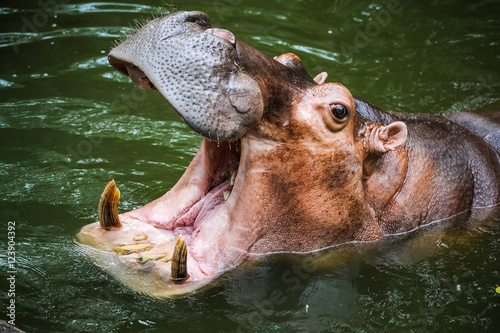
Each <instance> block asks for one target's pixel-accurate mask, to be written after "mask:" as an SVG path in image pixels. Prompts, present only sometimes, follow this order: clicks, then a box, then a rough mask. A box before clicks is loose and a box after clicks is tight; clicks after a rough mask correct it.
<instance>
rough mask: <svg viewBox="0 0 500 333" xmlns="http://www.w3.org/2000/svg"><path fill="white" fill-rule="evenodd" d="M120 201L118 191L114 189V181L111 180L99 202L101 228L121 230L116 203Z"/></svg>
mask: <svg viewBox="0 0 500 333" xmlns="http://www.w3.org/2000/svg"><path fill="white" fill-rule="evenodd" d="M119 201H120V191H119V190H118V189H117V188H116V185H115V180H114V179H111V180H110V181H109V183H108V184H107V185H106V187H105V188H104V191H103V192H102V194H101V200H100V201H99V209H98V216H99V224H100V225H101V228H103V229H106V230H109V229H110V228H111V227H115V228H121V226H122V224H121V223H120V218H119V217H118V202H119Z"/></svg>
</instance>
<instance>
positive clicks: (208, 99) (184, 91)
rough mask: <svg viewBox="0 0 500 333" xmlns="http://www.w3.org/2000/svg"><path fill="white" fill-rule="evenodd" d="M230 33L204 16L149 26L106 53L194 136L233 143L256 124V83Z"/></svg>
mask: <svg viewBox="0 0 500 333" xmlns="http://www.w3.org/2000/svg"><path fill="white" fill-rule="evenodd" d="M238 43H239V41H238V40H236V38H235V36H234V34H233V33H232V32H230V31H228V30H224V29H219V28H212V27H211V24H210V20H209V18H208V16H207V15H206V14H205V13H202V12H178V13H175V14H172V15H170V16H167V17H164V18H158V19H155V20H152V21H151V22H149V23H148V24H146V25H145V26H143V27H142V28H141V29H140V30H139V31H138V32H137V33H136V34H134V35H133V36H131V37H130V38H128V39H127V40H125V41H124V42H123V43H121V44H120V45H118V46H117V47H115V48H114V49H113V50H111V52H110V53H109V56H108V58H109V62H110V64H111V65H112V66H113V67H114V68H115V69H117V70H118V71H119V72H120V73H122V74H124V75H127V76H129V77H130V78H131V80H132V81H133V82H134V83H135V84H136V85H137V86H138V87H140V88H143V89H146V88H151V89H155V90H158V91H159V92H160V93H161V94H162V95H163V96H164V97H165V98H166V99H167V100H168V101H169V102H170V104H171V105H172V106H173V107H174V109H175V110H176V111H177V112H178V113H179V114H180V116H181V117H182V118H183V119H184V121H185V122H186V123H187V124H188V125H189V126H190V127H191V128H192V129H193V130H194V131H195V132H197V133H199V134H201V135H203V136H205V137H206V138H208V139H210V140H213V141H226V140H228V141H234V140H237V139H239V138H240V137H242V136H243V135H244V134H245V133H246V132H247V131H248V130H249V129H250V128H252V127H254V126H256V124H258V123H259V121H260V119H261V118H262V115H263V110H264V100H263V96H262V92H261V87H260V86H259V83H258V82H257V81H256V80H255V79H254V78H252V77H251V76H249V75H248V74H247V73H246V72H245V69H244V67H243V66H241V65H240V64H239V63H240V62H241V59H240V54H239V52H238Z"/></svg>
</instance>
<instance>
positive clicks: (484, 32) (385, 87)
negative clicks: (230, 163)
mask: <svg viewBox="0 0 500 333" xmlns="http://www.w3.org/2000/svg"><path fill="white" fill-rule="evenodd" d="M44 3H49V4H54V3H58V4H59V5H58V6H53V5H50V6H49V7H48V9H47V8H46V9H44V8H42V6H41V5H40V4H44ZM164 4H165V1H163V0H153V1H143V2H142V3H139V1H138V0H136V1H120V2H114V1H108V2H93V3H91V2H84V1H72V0H52V1H49V0H41V1H35V0H29V1H27V0H23V1H19V0H17V1H14V0H2V2H1V3H0V194H1V196H0V212H1V214H0V216H1V218H0V222H1V223H0V224H1V226H2V228H3V230H0V248H1V251H0V256H1V258H2V261H1V267H0V270H1V280H0V300H1V302H0V304H1V310H0V319H3V320H8V319H9V318H8V317H7V313H8V311H9V310H7V306H8V305H9V304H10V303H9V302H10V301H11V300H15V316H16V317H15V323H16V326H18V327H19V328H21V329H24V330H25V331H27V332H135V331H141V332H171V331H172V332H176V331H185V332H193V331H195V332H202V331H206V332H235V331H241V332H253V331H255V332H283V331H289V332H471V331H473V332H488V331H489V332H498V330H499V329H500V294H498V293H496V292H495V287H496V285H500V241H499V239H500V226H499V225H500V224H499V223H498V219H497V220H496V221H490V222H489V223H483V224H481V225H480V226H478V227H476V228H473V229H472V230H462V231H459V232H456V231H453V230H448V231H442V232H437V234H431V236H429V235H427V236H425V235H414V237H413V238H412V239H411V240H400V239H399V238H397V237H396V238H395V239H391V240H388V241H386V242H382V243H381V244H379V245H377V246H368V247H361V248H352V247H351V246H345V247H341V248H339V249H334V250H333V251H330V252H331V253H329V254H324V255H326V256H327V257H328V258H329V259H328V260H324V259H323V262H324V261H326V262H327V263H326V264H325V263H323V264H321V263H319V264H318V263H317V262H315V263H314V264H312V265H311V263H310V262H309V260H310V256H305V257H297V256H278V257H272V258H264V259H261V260H258V262H256V263H253V264H251V265H250V264H246V265H243V266H242V267H240V268H238V269H236V270H235V271H233V272H230V273H228V274H226V275H225V276H223V277H222V278H221V279H220V280H219V281H218V283H217V284H216V286H214V287H213V288H211V289H209V290H206V291H201V292H197V293H195V294H193V295H190V296H188V297H186V298H183V299H177V300H163V301H159V300H154V299H151V298H148V297H146V296H142V295H139V294H137V293H134V292H132V291H130V290H128V289H127V288H126V287H124V286H122V285H120V284H119V283H117V282H116V281H115V280H113V279H112V278H111V277H110V276H108V275H107V274H105V273H103V272H102V271H101V270H100V269H98V268H97V267H95V266H94V265H93V264H92V263H91V262H89V261H88V260H87V259H86V258H85V257H84V256H83V255H82V254H81V253H80V252H79V251H78V247H77V246H76V245H75V244H74V241H73V239H74V236H75V235H76V233H77V232H78V231H79V229H80V228H81V227H82V226H83V225H85V224H88V223H91V222H93V221H95V220H96V219H97V203H98V200H99V196H100V193H101V190H102V189H103V186H104V185H105V184H106V182H107V181H108V180H109V179H110V178H114V179H116V181H117V183H118V186H119V188H120V190H121V193H122V201H121V202H120V210H121V211H126V210H130V209H134V208H137V207H140V206H142V205H143V204H145V203H147V202H149V201H151V200H153V199H155V198H157V197H158V196H160V195H162V194H163V193H164V192H165V191H166V190H168V189H169V188H170V187H172V186H173V184H175V182H176V181H177V179H178V178H179V177H180V175H181V174H182V172H183V170H184V168H185V167H186V166H187V165H188V163H189V161H190V160H191V158H192V157H193V155H194V154H195V152H196V150H197V147H198V145H199V144H200V142H201V139H200V138H199V137H198V136H196V135H195V134H193V133H192V132H191V131H190V130H189V129H188V128H187V126H186V125H184V124H183V123H182V122H181V121H180V120H179V119H178V117H177V116H176V115H175V114H174V112H173V110H172V109H171V108H170V107H169V106H168V105H167V103H166V102H165V101H164V99H163V98H161V97H160V96H159V94H158V93H156V92H154V91H141V90H138V89H137V88H134V85H133V84H132V83H131V82H129V80H128V79H127V78H125V77H123V76H121V75H120V74H119V73H117V72H116V71H114V70H112V69H111V67H110V66H109V65H108V63H107V59H106V55H107V52H108V51H109V49H110V47H111V45H112V43H113V41H114V40H116V39H118V38H120V37H123V36H125V35H127V34H128V33H130V32H131V31H132V29H131V28H130V24H131V23H132V24H133V22H134V21H138V20H139V21H140V20H142V19H148V18H151V17H152V16H153V15H160V14H163V13H167V12H168V10H169V7H168V6H164V7H163V8H160V6H162V5H164ZM173 4H174V5H175V6H176V7H177V8H178V9H182V10H202V11H205V12H207V13H208V14H209V16H210V17H211V19H212V23H213V25H214V26H219V27H223V28H227V29H229V30H231V31H232V32H234V34H235V35H236V36H237V37H238V38H240V39H242V40H244V41H246V42H247V43H249V44H251V45H253V46H255V47H257V48H259V49H260V50H262V51H263V52H265V53H266V54H268V55H270V56H274V55H278V54H281V53H285V52H294V53H296V54H298V55H299V56H300V57H301V58H302V60H303V62H304V64H305V66H306V68H307V69H308V70H309V72H310V73H311V74H312V75H316V74H317V73H319V72H321V71H328V73H329V79H328V80H329V81H337V82H341V83H343V84H344V85H346V86H347V87H348V88H349V89H350V90H351V91H352V92H353V94H356V95H359V96H361V97H363V98H364V99H366V100H368V101H370V102H372V103H374V104H376V105H378V106H380V107H382V108H384V109H391V110H396V111H408V112H430V113H435V114H445V113H450V112H454V111H458V110H465V111H472V112H479V111H482V110H486V109H493V108H496V109H500V108H499V107H500V102H499V101H500V83H499V82H500V81H499V71H498V69H499V64H500V52H499V51H500V47H499V42H500V2H499V1H474V2H471V1H452V0H449V1H437V0H434V1H404V2H401V3H398V2H392V4H389V3H386V2H381V1H380V2H371V1H298V0H287V1H275V2H271V1H261V0H254V1H233V2H230V1H187V0H186V1H173ZM47 10H48V13H47ZM9 221H10V222H15V230H14V232H15V239H14V241H15V255H16V261H15V263H14V264H13V266H12V267H9V263H8V260H9V258H8V255H7V249H8V241H9V239H8V235H9V234H8V226H9V223H8V222H9ZM10 225H11V226H13V225H12V223H11V224H10ZM424 234H425V233H424ZM11 235H12V234H11ZM11 270H15V271H16V272H17V273H15V274H14V275H15V284H14V285H15V296H9V293H8V291H9V288H10V283H9V281H8V280H7V277H9V276H10V274H11V273H8V272H9V271H11Z"/></svg>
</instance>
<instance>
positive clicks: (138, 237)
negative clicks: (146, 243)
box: [134, 235, 148, 242]
mask: <svg viewBox="0 0 500 333" xmlns="http://www.w3.org/2000/svg"><path fill="white" fill-rule="evenodd" d="M146 239H148V236H146V235H142V236H137V237H134V240H135V241H136V242H139V241H143V240H146Z"/></svg>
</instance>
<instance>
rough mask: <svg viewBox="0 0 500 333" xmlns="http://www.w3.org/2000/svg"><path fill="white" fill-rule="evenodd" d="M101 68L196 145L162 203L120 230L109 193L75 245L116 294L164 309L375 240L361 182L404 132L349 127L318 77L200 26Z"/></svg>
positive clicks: (341, 105) (153, 39) (162, 26)
mask: <svg viewBox="0 0 500 333" xmlns="http://www.w3.org/2000/svg"><path fill="white" fill-rule="evenodd" d="M109 61H110V63H111V65H112V66H113V67H114V68H116V69H117V70H118V71H120V72H121V73H123V74H125V75H128V76H129V77H130V78H131V79H132V81H133V82H134V83H135V84H136V85H138V86H139V87H142V88H152V89H155V90H158V91H159V92H160V93H161V94H162V95H163V96H164V97H165V98H166V99H167V100H168V101H169V102H170V104H172V106H173V107H174V109H175V110H176V111H177V112H178V113H179V115H180V116H181V117H182V119H183V120H184V121H185V122H186V123H187V124H188V125H189V126H190V127H191V128H192V129H193V130H194V131H196V132H197V133H199V134H201V135H202V136H203V137H204V140H203V143H202V145H201V147H200V149H199V151H198V153H197V154H196V156H195V157H194V159H193V161H192V162H191V164H190V165H189V167H188V168H187V170H186V171H185V173H184V175H183V176H182V177H181V179H180V180H179V181H178V183H177V184H176V185H175V186H174V187H173V188H172V189H171V190H170V191H168V192H167V193H166V194H165V195H163V196H162V197H161V198H159V199H157V200H155V201H153V202H151V203H149V204H147V205H146V206H144V207H142V208H139V209H137V210H134V211H131V212H127V213H124V214H121V215H119V216H118V215H117V213H116V212H113V209H114V210H116V205H117V203H118V199H119V196H118V191H117V190H116V188H115V187H114V183H110V184H109V185H108V186H107V187H106V190H105V192H104V193H103V196H102V197H101V205H100V208H101V209H102V211H100V214H99V218H100V220H101V221H100V222H101V223H100V224H99V223H93V224H90V225H88V226H85V227H84V228H83V229H82V231H81V232H80V233H79V235H78V240H79V242H80V243H81V244H83V245H87V246H85V247H84V248H85V249H87V251H86V252H87V254H88V255H89V256H91V257H92V259H93V260H94V261H95V262H96V263H97V264H98V265H100V266H101V267H103V268H104V269H105V270H107V271H108V272H110V273H111V274H112V275H114V276H115V277H116V278H117V279H119V280H120V281H122V282H123V283H126V284H127V285H129V286H130V287H132V288H133V289H135V290H139V291H141V292H144V293H149V294H151V295H154V296H170V295H174V294H179V293H185V292H187V291H190V290H193V289H196V288H198V287H200V286H201V285H205V284H207V283H208V282H209V281H210V280H212V279H213V278H214V277H216V276H218V275H219V274H220V273H222V272H224V271H227V270H229V269H231V268H232V267H234V266H236V265H238V264H240V263H241V262H243V261H244V260H245V259H246V258H247V257H249V256H251V255H261V254H266V253H272V252H309V251H314V250H318V249H322V248H327V247H330V246H333V245H336V244H340V243H344V242H349V241H353V240H369V239H374V238H376V237H377V236H379V233H378V231H377V228H375V226H374V225H372V224H370V223H368V222H367V221H372V220H371V218H372V216H371V214H372V209H371V208H370V207H369V206H368V204H367V198H366V195H365V190H366V186H372V187H373V186H377V184H376V183H373V184H371V185H370V183H369V181H368V182H367V177H368V178H369V177H370V175H371V174H373V173H374V172H377V170H376V168H374V165H377V163H378V162H377V161H379V160H380V157H381V156H383V155H384V154H386V153H387V152H389V151H392V150H394V149H396V148H397V147H399V146H401V145H402V144H403V143H404V142H405V139H406V127H405V126H404V124H403V123H400V122H395V123H392V124H385V125H386V126H383V125H381V124H378V123H374V122H372V121H368V120H367V119H365V118H363V117H360V115H359V114H357V113H356V105H357V104H358V103H360V102H359V101H355V100H354V99H353V97H352V95H351V94H350V92H349V91H348V90H347V89H346V88H345V87H344V86H342V85H340V84H337V83H324V81H325V79H326V74H325V73H322V74H320V75H318V76H317V77H316V78H315V79H312V78H311V77H310V76H309V74H308V73H307V72H306V70H305V69H304V67H303V66H302V64H301V62H300V59H299V58H298V57H297V56H295V55H293V54H284V55H281V56H279V57H276V58H275V59H270V58H268V57H267V56H265V55H264V54H262V53H261V52H259V51H258V50H256V49H254V48H252V47H250V46H249V45H247V44H245V43H243V42H241V41H239V40H237V39H235V37H234V35H233V34H232V33H231V32H229V31H227V30H223V29H218V28H211V26H210V21H209V19H208V17H207V15H206V14H204V13H201V12H178V13H175V14H172V15H170V16H167V17H163V18H158V19H155V20H153V21H151V22H149V23H148V24H146V25H145V26H144V27H142V29H140V30H139V31H138V32H137V33H136V34H135V35H133V36H132V37H130V38H128V39H127V40H125V41H124V42H123V43H121V44H120V45H118V46H117V47H116V48H114V49H113V50H112V51H111V52H110V54H109ZM400 155H401V156H399V158H400V159H404V158H405V156H404V154H400ZM109 221H111V222H109ZM180 235H182V237H180ZM181 238H182V239H181ZM176 242H177V243H176ZM176 244H177V246H176ZM174 247H175V250H174ZM174 252H175V253H174ZM179 253H181V254H179ZM172 257H173V260H170V258H172ZM179 267H181V268H179ZM180 271H183V272H180ZM174 272H175V273H174ZM179 272H180V273H179ZM174 275H175V276H174ZM179 276H180V279H179V278H178V277H179ZM173 277H175V281H173V280H172V278H173ZM179 280H180V281H179Z"/></svg>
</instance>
